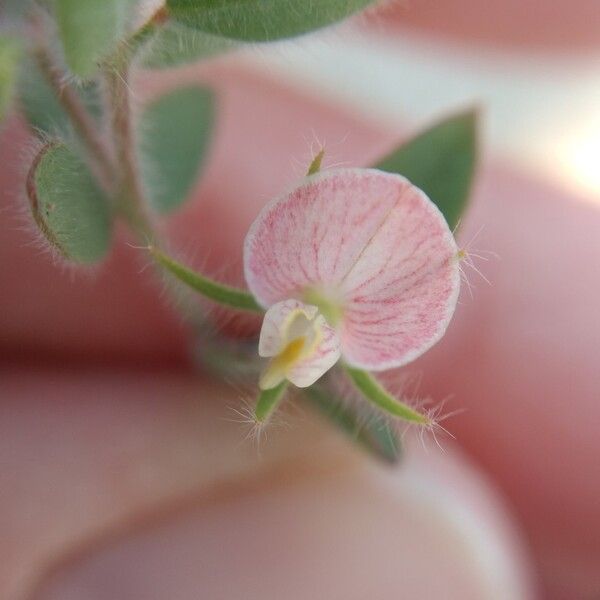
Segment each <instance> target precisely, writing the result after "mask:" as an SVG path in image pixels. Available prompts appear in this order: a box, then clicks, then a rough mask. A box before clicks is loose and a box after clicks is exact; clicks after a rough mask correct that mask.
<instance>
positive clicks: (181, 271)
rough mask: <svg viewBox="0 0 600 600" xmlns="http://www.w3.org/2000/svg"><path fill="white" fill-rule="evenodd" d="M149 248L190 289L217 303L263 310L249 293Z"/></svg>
mask: <svg viewBox="0 0 600 600" xmlns="http://www.w3.org/2000/svg"><path fill="white" fill-rule="evenodd" d="M149 250H150V253H151V254H152V256H153V257H154V260H156V262H157V263H158V264H159V265H161V266H162V267H164V268H165V269H166V270H167V271H169V272H170V273H171V274H172V275H174V276H175V277H177V279H179V281H182V282H183V283H185V284H186V285H188V286H189V287H191V288H192V289H194V290H196V291H197V292H200V293H201V294H202V295H203V296H205V297H206V298H208V299H210V300H213V301H214V302H217V303H218V304H223V305H225V306H229V307H231V308H237V309H239V310H249V311H253V312H260V313H262V312H263V308H262V307H261V306H260V305H259V304H258V302H256V300H255V299H254V296H252V295H251V294H250V293H248V292H246V291H244V290H240V289H237V288H234V287H231V286H228V285H223V284H222V283H218V282H216V281H213V280H212V279H209V278H208V277H204V275H201V274H200V273H196V272H195V271H192V270H191V269H188V268H187V267H185V266H184V265H182V264H181V263H178V262H177V261H175V260H173V259H172V258H171V257H170V256H167V255H166V254H165V253H164V252H161V251H160V250H159V249H158V248H156V247H154V246H152V245H151V246H150V247H149Z"/></svg>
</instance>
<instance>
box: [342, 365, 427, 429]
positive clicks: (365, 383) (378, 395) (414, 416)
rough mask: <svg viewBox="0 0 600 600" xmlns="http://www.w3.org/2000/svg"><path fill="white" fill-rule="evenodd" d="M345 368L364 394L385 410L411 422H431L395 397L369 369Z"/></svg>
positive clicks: (421, 423)
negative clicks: (368, 371)
mask: <svg viewBox="0 0 600 600" xmlns="http://www.w3.org/2000/svg"><path fill="white" fill-rule="evenodd" d="M345 369H346V372H347V373H348V375H350V379H351V380H352V383H354V385H355V386H356V387H357V388H358V389H359V390H360V391H361V392H362V394H363V396H364V397H365V398H366V399H367V400H369V401H370V402H372V403H373V404H374V405H375V406H377V407H378V408H380V409H381V410H383V411H384V412H386V413H388V414H389V415H392V416H393V417H398V418H400V419H403V420H404V421H409V422H411V423H418V424H420V425H429V424H430V421H429V419H428V418H427V416H425V415H422V414H420V413H418V412H417V411H416V410H414V409H412V408H411V407H410V406H408V405H407V404H405V403H404V402H401V401H400V400H398V399H397V398H394V396H392V395H391V394H390V393H389V392H388V391H387V390H386V389H385V388H384V387H383V386H382V385H381V384H380V383H379V382H378V381H377V379H375V377H373V375H371V374H370V373H367V371H363V370H362V369H355V368H354V367H349V366H346V367H345Z"/></svg>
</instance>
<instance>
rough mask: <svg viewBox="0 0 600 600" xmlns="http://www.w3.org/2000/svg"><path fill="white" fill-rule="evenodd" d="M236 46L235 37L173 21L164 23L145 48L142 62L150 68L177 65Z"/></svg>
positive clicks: (207, 56)
mask: <svg viewBox="0 0 600 600" xmlns="http://www.w3.org/2000/svg"><path fill="white" fill-rule="evenodd" d="M235 47H236V43H235V42H233V41H232V40H228V39H225V38H223V37H220V36H216V35H211V34H209V33H204V32H202V31H198V30H197V29H192V28H191V27H186V26H185V25H182V24H181V23H177V22H169V23H167V24H166V25H164V26H162V27H160V28H159V29H158V31H157V32H156V33H155V34H154V36H153V37H152V38H151V39H150V40H149V41H148V42H147V43H146V45H145V46H144V47H143V49H142V52H141V64H142V66H144V67H147V68H149V69H164V68H167V67H176V66H179V65H183V64H186V63H191V62H195V61H198V60H201V59H205V58H210V57H211V56H215V55H217V54H222V53H223V52H227V51H229V50H231V49H233V48H235Z"/></svg>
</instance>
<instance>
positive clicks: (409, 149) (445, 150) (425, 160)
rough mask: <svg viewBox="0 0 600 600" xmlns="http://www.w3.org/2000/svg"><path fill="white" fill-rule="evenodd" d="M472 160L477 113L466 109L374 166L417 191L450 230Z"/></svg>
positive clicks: (458, 212) (461, 206)
mask: <svg viewBox="0 0 600 600" xmlns="http://www.w3.org/2000/svg"><path fill="white" fill-rule="evenodd" d="M476 160H477V113H476V112H475V111H474V110H469V111H466V112H463V113H459V114H456V115H453V116H451V117H448V118H447V119H444V120H443V121H440V122H439V123H437V124H436V125H434V126H433V127H431V128H430V129H427V130H426V131H424V132H423V133H421V134H419V135H417V136H416V137H414V138H413V139H412V140H410V141H408V142H407V143H406V144H404V145H402V146H400V148H398V149H397V150H394V151H393V152H392V153H390V154H389V155H388V156H386V157H385V158H384V159H382V160H381V161H379V162H378V163H377V164H376V165H374V166H375V168H377V169H381V170H382V171H389V172H390V173H398V174H400V175H404V177H406V178H407V179H408V180H409V181H411V182H412V183H413V184H414V185H416V186H417V187H419V188H421V189H422V190H423V191H424V192H425V193H426V194H427V195H428V196H429V198H430V199H431V200H432V201H433V202H435V204H436V205H437V206H438V208H439V209H440V210H441V211H442V213H443V215H444V217H446V221H447V222H448V225H449V226H450V229H452V230H454V228H455V227H456V226H457V225H458V223H459V221H460V217H461V215H462V214H463V212H464V210H465V208H466V206H467V201H468V199H469V192H470V190H471V184H472V182H473V175H474V173H475V165H476Z"/></svg>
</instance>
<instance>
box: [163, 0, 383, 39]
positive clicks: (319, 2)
mask: <svg viewBox="0 0 600 600" xmlns="http://www.w3.org/2000/svg"><path fill="white" fill-rule="evenodd" d="M372 1H373V0H301V1H299V0H167V8H168V10H169V13H170V14H171V16H172V17H173V18H174V19H176V20H178V21H180V22H182V23H184V24H185V25H188V26H190V27H195V28H196V29H199V30H201V31H206V32H208V33H213V34H215V35H220V36H223V37H226V38H231V39H236V40H244V41H248V42H267V41H271V40H277V39H280V38H286V37H292V36H296V35H300V34H302V33H306V32H308V31H311V30H313V29H318V28H320V27H324V26H326V25H330V24H332V23H335V22H336V21H340V20H341V19H344V18H346V17H348V16H350V15H351V14H353V13H356V12H358V11H359V10H361V9H363V8H365V7H366V6H368V5H369V4H371V3H372Z"/></svg>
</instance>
